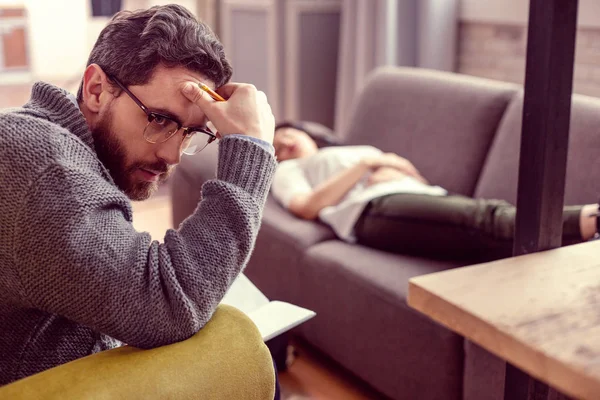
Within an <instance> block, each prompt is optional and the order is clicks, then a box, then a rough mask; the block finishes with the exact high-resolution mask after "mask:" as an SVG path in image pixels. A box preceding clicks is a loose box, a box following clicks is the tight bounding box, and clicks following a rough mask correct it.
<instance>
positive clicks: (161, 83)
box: [148, 66, 215, 90]
mask: <svg viewBox="0 0 600 400" xmlns="http://www.w3.org/2000/svg"><path fill="white" fill-rule="evenodd" d="M186 82H194V83H200V82H202V83H204V84H206V85H208V86H209V87H210V88H211V89H215V83H214V82H213V81H211V80H210V79H208V78H207V77H206V76H205V75H203V74H200V73H198V72H194V71H190V70H188V69H185V68H182V67H177V68H166V67H162V66H158V67H156V69H155V70H154V73H153V74H152V78H151V79H150V82H148V85H150V86H152V87H153V88H156V89H159V90H160V89H162V90H164V89H167V88H171V89H180V88H181V87H182V86H183V85H184V84H185V83H186Z"/></svg>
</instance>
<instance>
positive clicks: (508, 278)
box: [408, 241, 600, 400]
mask: <svg viewBox="0 0 600 400" xmlns="http://www.w3.org/2000/svg"><path fill="white" fill-rule="evenodd" d="M408 304H409V305H410V306H411V307H413V308H415V309H416V310H419V311H420V312H422V313H424V314H426V315H428V316H429V317H431V318H432V319H433V320H435V321H437V322H439V323H441V324H442V325H444V326H446V327H448V328H449V329H451V330H453V331H455V332H457V333H459V334H461V335H463V336H464V337H466V338H468V339H469V340H471V341H473V342H475V343H477V344H479V345H480V346H482V347H484V348H485V349H487V350H488V351H490V352H491V353H494V354H496V355H497V356H498V357H500V358H502V359H504V360H506V361H509V362H510V363H512V364H513V365H515V366H517V367H519V368H521V369H522V370H523V371H525V372H527V373H529V374H530V375H531V376H534V377H536V378H538V379H540V380H542V381H544V382H546V383H547V384H549V385H550V386H553V387H555V388H557V389H559V390H561V391H562V392H564V393H565V394H568V395H570V396H573V397H575V398H580V399H586V400H587V399H590V400H591V399H600V241H594V242H589V243H584V244H579V245H575V246H569V247H563V248H559V249H555V250H550V251H546V252H541V253H535V254H529V255H525V256H521V257H515V258H510V259H506V260H500V261H495V262H491V263H486V264H479V265H475V266H470V267H464V268H458V269H454V270H448V271H443V272H439V273H435V274H431V275H424V276H419V277H415V278H413V279H411V280H410V283H409V296H408Z"/></svg>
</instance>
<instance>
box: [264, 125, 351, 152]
mask: <svg viewBox="0 0 600 400" xmlns="http://www.w3.org/2000/svg"><path fill="white" fill-rule="evenodd" d="M281 128H294V129H298V130H300V131H303V132H304V133H306V134H307V135H308V136H310V138H311V139H312V140H314V141H315V143H316V144H317V147H318V148H323V147H330V146H339V145H341V142H340V140H339V139H338V138H337V136H335V134H334V132H333V131H332V130H331V129H329V128H328V127H326V126H325V125H321V124H319V123H317V122H310V121H298V122H291V121H283V122H280V123H278V124H277V125H275V131H276V132H277V129H281Z"/></svg>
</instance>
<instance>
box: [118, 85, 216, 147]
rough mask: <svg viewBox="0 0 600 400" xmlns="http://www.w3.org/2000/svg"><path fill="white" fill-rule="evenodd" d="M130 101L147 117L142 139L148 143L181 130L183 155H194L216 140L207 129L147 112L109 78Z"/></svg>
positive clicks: (123, 86)
mask: <svg viewBox="0 0 600 400" xmlns="http://www.w3.org/2000/svg"><path fill="white" fill-rule="evenodd" d="M109 78H110V80H112V81H114V82H115V83H116V84H117V86H119V87H120V88H121V89H122V90H123V91H124V92H125V93H127V95H128V96H129V97H131V100H133V101H134V102H135V104H137V105H138V106H139V107H140V108H141V109H142V111H143V112H144V113H145V114H146V116H147V117H148V124H146V127H145V128H144V133H143V135H144V139H146V141H147V142H149V143H164V142H166V141H167V140H169V139H171V138H172V137H173V136H174V135H175V134H176V133H177V132H179V130H180V129H183V144H182V148H183V153H184V154H187V155H194V154H198V153H200V152H201V151H202V150H204V148H205V147H206V146H208V145H209V144H211V143H212V142H214V141H215V140H216V139H217V135H215V134H214V133H213V132H211V131H210V130H209V129H208V128H207V127H192V126H187V127H184V126H182V125H181V123H180V122H179V121H178V120H177V119H175V118H173V117H170V116H168V115H165V114H161V113H159V112H154V111H150V110H148V107H146V106H145V105H144V103H142V102H141V101H140V99H138V98H137V97H136V96H135V95H134V94H133V93H131V92H130V91H129V89H127V88H126V87H125V85H123V84H122V83H121V82H119V80H118V79H116V78H115V77H113V76H109Z"/></svg>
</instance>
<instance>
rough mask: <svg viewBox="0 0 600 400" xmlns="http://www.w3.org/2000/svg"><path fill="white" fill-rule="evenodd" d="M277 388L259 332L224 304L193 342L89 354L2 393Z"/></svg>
mask: <svg viewBox="0 0 600 400" xmlns="http://www.w3.org/2000/svg"><path fill="white" fill-rule="evenodd" d="M274 392H275V372H274V367H273V361H272V359H271V355H270V353H269V350H268V349H267V347H266V345H265V344H264V342H263V340H262V337H261V335H260V333H259V332H258V329H257V328H256V326H255V325H254V324H253V323H252V321H251V320H250V319H249V318H248V317H247V316H246V315H245V314H243V313H242V312H241V311H239V310H237V309H235V308H233V307H230V306H225V305H221V306H219V308H218V309H217V311H216V312H215V314H214V315H213V317H212V319H211V320H210V321H209V322H208V324H206V326H205V327H204V328H203V329H202V330H201V331H200V332H198V333H197V334H196V335H194V336H193V337H191V338H190V339H188V340H185V341H182V342H179V343H175V344H172V345H168V346H163V347H159V348H155V349H151V350H140V349H137V348H133V347H129V346H125V347H121V348H118V349H113V350H109V351H105V352H102V353H98V354H94V355H91V356H88V357H84V358H81V359H78V360H75V361H72V362H70V363H67V364H64V365H61V366H58V367H55V368H52V369H49V370H47V371H44V372H41V373H39V374H36V375H33V376H30V377H27V378H25V379H22V380H20V381H17V382H14V383H11V384H9V385H7V386H4V387H1V388H0V398H2V399H13V400H19V399H39V400H55V399H56V400H58V399H102V400H107V399H111V400H116V399H128V400H135V399H140V400H141V399H144V400H157V399H198V398H202V399H257V400H265V399H267V400H271V399H273V396H274Z"/></svg>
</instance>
